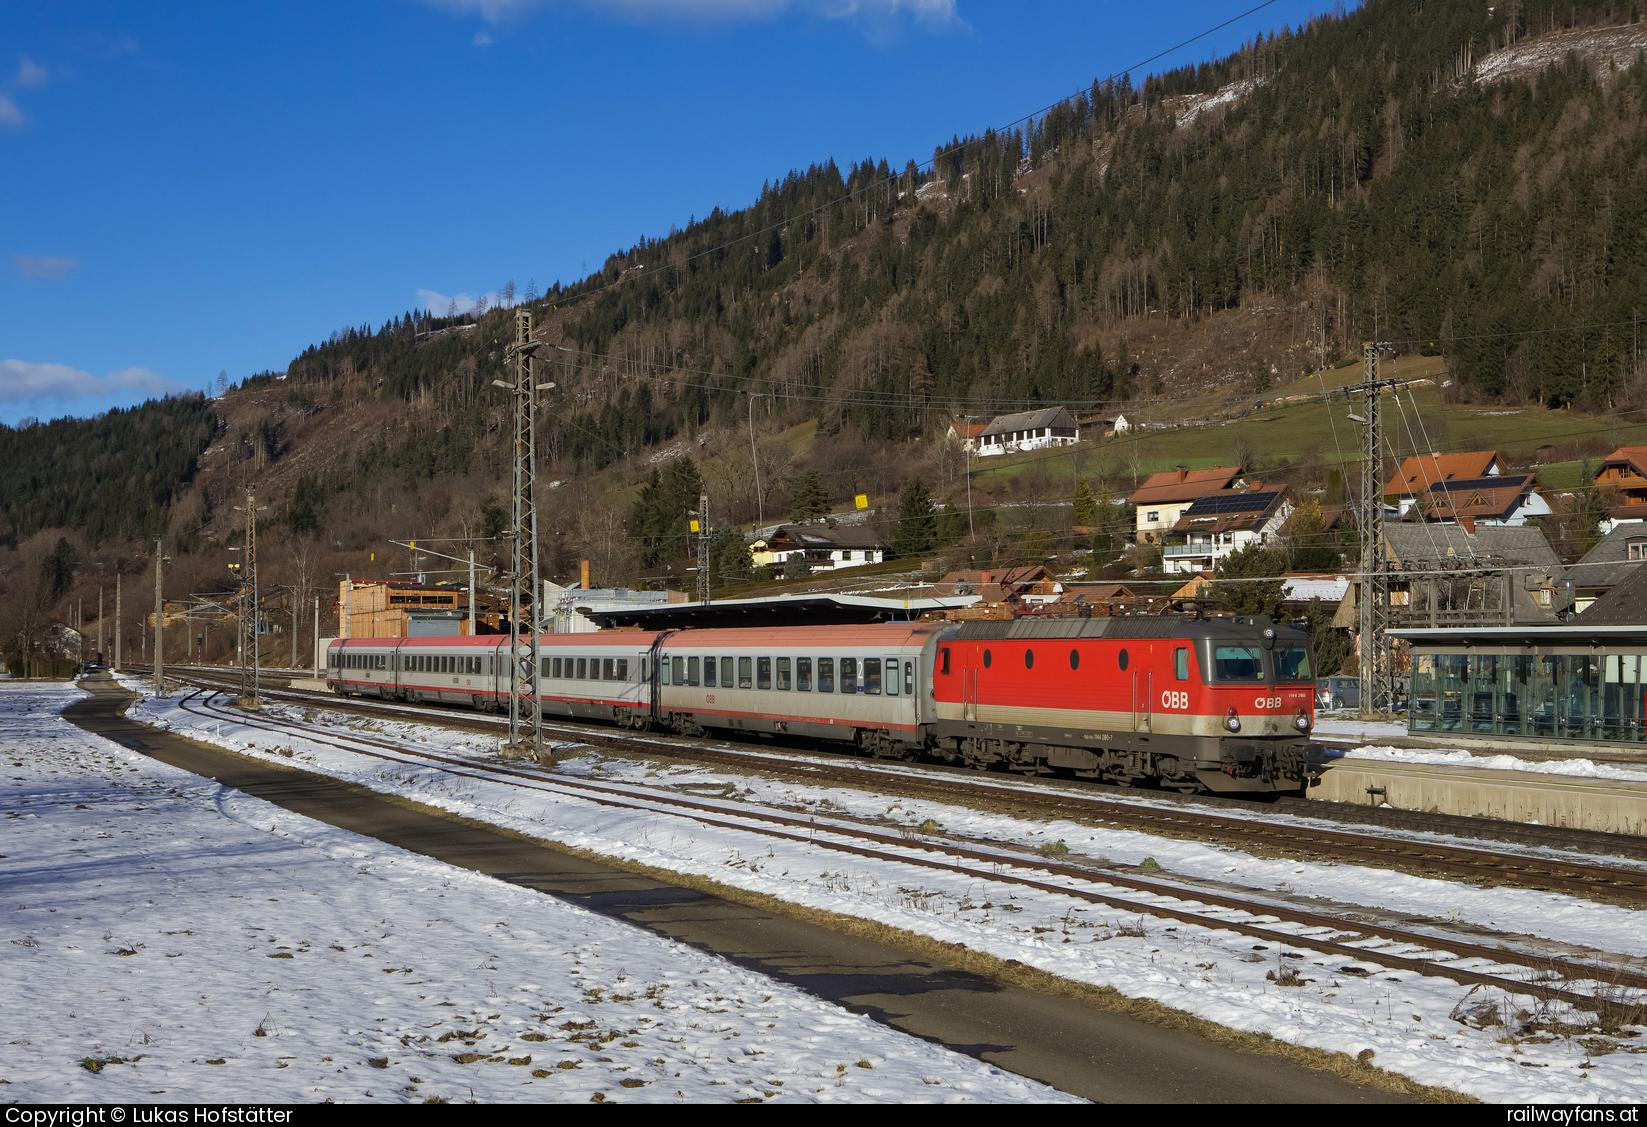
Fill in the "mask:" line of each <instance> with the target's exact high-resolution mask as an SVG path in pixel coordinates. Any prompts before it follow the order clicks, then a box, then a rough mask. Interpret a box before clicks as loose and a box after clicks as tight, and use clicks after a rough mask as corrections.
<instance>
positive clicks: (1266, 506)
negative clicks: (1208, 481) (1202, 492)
mask: <svg viewBox="0 0 1647 1127" xmlns="http://www.w3.org/2000/svg"><path fill="white" fill-rule="evenodd" d="M1295 507H1296V505H1295V504H1294V502H1293V499H1292V491H1291V490H1290V489H1288V488H1287V487H1286V486H1281V487H1280V488H1279V489H1264V488H1262V487H1259V488H1254V489H1251V490H1248V491H1246V492H1241V493H1237V492H1234V491H1224V492H1220V493H1212V494H1208V495H1206V496H1204V497H1198V498H1197V499H1196V500H1195V501H1194V502H1192V503H1191V504H1190V506H1189V508H1187V509H1185V510H1184V515H1183V516H1181V517H1179V518H1178V520H1177V521H1176V522H1175V523H1174V524H1173V526H1172V529H1171V531H1169V532H1168V533H1167V534H1166V543H1165V544H1163V545H1162V548H1161V566H1162V569H1163V570H1164V571H1165V572H1166V573H1167V574H1168V575H1186V574H1193V573H1195V572H1200V571H1215V570H1217V568H1218V565H1219V564H1221V563H1223V562H1224V560H1226V559H1228V558H1229V557H1230V556H1232V555H1234V554H1235V553H1236V552H1239V551H1241V550H1242V549H1243V548H1249V547H1252V546H1254V545H1260V544H1267V543H1269V541H1270V538H1271V537H1272V536H1275V535H1276V534H1278V533H1279V532H1280V531H1281V529H1282V528H1283V527H1284V526H1285V525H1286V523H1287V521H1288V520H1289V519H1291V517H1292V513H1293V509H1294V508H1295Z"/></svg>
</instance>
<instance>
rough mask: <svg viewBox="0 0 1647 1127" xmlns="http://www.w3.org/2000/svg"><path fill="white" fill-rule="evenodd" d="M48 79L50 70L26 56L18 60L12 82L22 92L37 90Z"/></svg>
mask: <svg viewBox="0 0 1647 1127" xmlns="http://www.w3.org/2000/svg"><path fill="white" fill-rule="evenodd" d="M50 77H51V71H50V70H48V69H47V68H46V67H45V66H43V65H41V64H40V63H37V62H35V61H34V60H33V59H31V58H29V57H28V56H27V55H23V56H20V57H19V58H18V60H17V78H16V79H15V80H14V81H15V82H16V84H17V85H18V86H19V87H20V88H22V89H24V90H36V89H39V88H40V87H42V86H44V85H45V84H46V80H47V79H49V78H50Z"/></svg>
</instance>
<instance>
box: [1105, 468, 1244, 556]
mask: <svg viewBox="0 0 1647 1127" xmlns="http://www.w3.org/2000/svg"><path fill="white" fill-rule="evenodd" d="M1240 477H1241V467H1240V466H1214V467H1212V468H1211V469H1205V470H1191V469H1185V468H1184V467H1183V466H1179V467H1178V468H1177V469H1171V470H1165V471H1163V472H1161V473H1155V474H1150V475H1149V476H1148V477H1147V478H1145V479H1144V484H1142V485H1140V486H1139V487H1138V488H1137V489H1135V490H1133V492H1132V496H1130V497H1128V498H1127V500H1128V501H1130V502H1132V504H1133V505H1134V506H1136V508H1137V514H1136V520H1137V538H1138V543H1140V544H1159V543H1161V542H1162V541H1163V540H1164V539H1165V538H1166V535H1167V533H1169V532H1171V531H1172V529H1173V526H1174V525H1176V524H1177V523H1178V518H1179V517H1181V516H1183V515H1184V512H1185V510H1187V509H1188V508H1189V507H1190V506H1191V505H1193V504H1195V502H1197V501H1199V500H1200V499H1201V498H1203V497H1207V496H1210V495H1211V494H1214V493H1222V492H1225V491H1226V490H1229V489H1232V488H1234V486H1235V483H1236V481H1238V480H1239V479H1240Z"/></svg>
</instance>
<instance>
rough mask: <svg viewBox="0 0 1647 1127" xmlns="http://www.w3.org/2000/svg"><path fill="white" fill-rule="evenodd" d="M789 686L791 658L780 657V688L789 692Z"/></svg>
mask: <svg viewBox="0 0 1647 1127" xmlns="http://www.w3.org/2000/svg"><path fill="white" fill-rule="evenodd" d="M789 686H790V680H789V659H788V658H787V657H780V658H779V659H778V688H779V689H780V690H781V691H783V692H786V693H787V692H788V691H789Z"/></svg>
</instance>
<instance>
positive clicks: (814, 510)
mask: <svg viewBox="0 0 1647 1127" xmlns="http://www.w3.org/2000/svg"><path fill="white" fill-rule="evenodd" d="M828 515H829V491H828V490H827V489H825V488H824V483H823V478H822V477H820V476H819V475H818V473H817V471H816V470H808V471H807V472H805V473H803V474H797V475H796V476H795V477H794V478H792V479H791V480H790V482H789V519H790V520H793V521H798V522H804V521H809V520H818V519H819V518H821V517H825V516H828Z"/></svg>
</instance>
